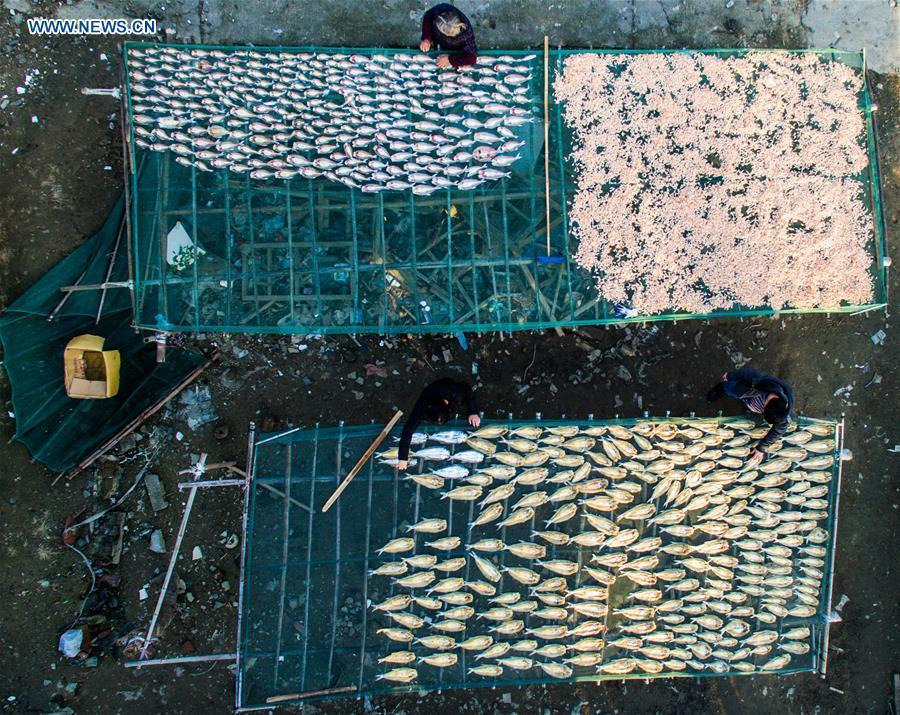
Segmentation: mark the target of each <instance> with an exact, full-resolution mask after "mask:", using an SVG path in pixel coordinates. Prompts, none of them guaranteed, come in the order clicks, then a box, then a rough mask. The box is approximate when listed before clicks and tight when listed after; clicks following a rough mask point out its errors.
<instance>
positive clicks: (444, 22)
mask: <svg viewBox="0 0 900 715" xmlns="http://www.w3.org/2000/svg"><path fill="white" fill-rule="evenodd" d="M435 46H437V47H440V48H441V49H442V50H460V51H461V52H462V54H458V55H438V58H437V66H438V67H441V68H442V69H446V68H447V67H465V66H467V65H474V64H475V60H477V59H478V47H476V45H475V31H474V30H473V29H472V23H471V22H469V18H467V17H466V16H465V15H463V14H462V12H460V11H459V10H458V9H457V8H455V7H453V5H451V4H450V3H446V2H442V3H440V4H439V5H435V6H434V7H433V8H431V9H430V10H429V11H428V12H426V13H425V16H424V17H423V18H422V41H421V42H420V43H419V49H420V50H422V52H428V51H429V50H431V49H432V48H433V47H435Z"/></svg>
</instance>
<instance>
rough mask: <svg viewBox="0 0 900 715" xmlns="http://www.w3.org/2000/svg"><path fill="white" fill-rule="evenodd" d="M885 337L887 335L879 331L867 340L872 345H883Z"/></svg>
mask: <svg viewBox="0 0 900 715" xmlns="http://www.w3.org/2000/svg"><path fill="white" fill-rule="evenodd" d="M886 337H887V333H885V332H884V331H883V330H879V331H878V332H877V333H875V334H874V335H873V336H872V337H871V338H869V340H871V341H872V343H873V344H874V345H884V339H885V338H886Z"/></svg>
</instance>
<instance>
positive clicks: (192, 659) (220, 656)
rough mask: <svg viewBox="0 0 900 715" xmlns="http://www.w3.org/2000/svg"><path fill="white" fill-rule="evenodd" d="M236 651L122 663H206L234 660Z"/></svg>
mask: <svg viewBox="0 0 900 715" xmlns="http://www.w3.org/2000/svg"><path fill="white" fill-rule="evenodd" d="M235 658H237V653H212V654H210V655H183V656H179V657H177V658H148V659H147V660H135V661H133V662H130V663H124V664H123V665H124V666H125V667H126V668H143V667H144V666H145V665H181V664H182V663H208V662H211V661H217V660H234V659H235Z"/></svg>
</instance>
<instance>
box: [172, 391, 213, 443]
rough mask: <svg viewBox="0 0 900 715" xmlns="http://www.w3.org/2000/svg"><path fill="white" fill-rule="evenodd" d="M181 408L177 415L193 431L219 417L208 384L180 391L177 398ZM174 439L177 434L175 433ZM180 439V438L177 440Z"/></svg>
mask: <svg viewBox="0 0 900 715" xmlns="http://www.w3.org/2000/svg"><path fill="white" fill-rule="evenodd" d="M179 402H180V403H181V408H180V409H179V411H178V413H179V417H180V418H181V419H183V420H184V421H185V422H187V426H188V427H189V428H190V429H191V430H192V431H193V430H195V429H197V428H198V427H200V426H202V425H205V424H208V423H209V422H215V421H216V420H217V419H218V418H219V417H218V415H217V414H216V411H215V409H214V408H213V404H212V395H211V394H210V392H209V386H208V385H207V386H204V387H194V388H192V389H189V390H185V391H184V392H182V393H181V397H180V399H179ZM175 437H176V439H177V438H178V435H177V434H176V435H175ZM179 441H180V440H179Z"/></svg>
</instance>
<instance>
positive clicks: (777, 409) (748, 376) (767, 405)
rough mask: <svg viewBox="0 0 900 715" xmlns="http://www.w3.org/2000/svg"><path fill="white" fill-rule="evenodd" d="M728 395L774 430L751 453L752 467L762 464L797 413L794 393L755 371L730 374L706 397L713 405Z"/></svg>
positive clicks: (786, 385)
mask: <svg viewBox="0 0 900 715" xmlns="http://www.w3.org/2000/svg"><path fill="white" fill-rule="evenodd" d="M722 395H728V396H729V397H733V398H735V399H736V400H740V401H741V402H742V403H743V405H744V408H745V409H747V410H749V411H750V412H753V413H755V414H758V415H762V416H763V419H764V420H765V421H766V422H768V423H769V424H770V425H772V427H771V428H770V429H769V431H768V432H767V433H766V435H765V437H763V438H762V439H761V440H759V442H757V443H756V446H755V447H754V448H753V449H752V450H751V451H750V462H751V464H759V463H760V462H762V461H763V460H764V459H765V458H766V449H767V448H768V447H769V446H771V445H772V444H773V443H774V442H775V441H777V440H778V439H780V438H781V436H782V435H783V434H784V433H785V432H787V428H788V425H789V424H790V421H791V410H793V409H794V391H793V390H792V389H791V387H790V385H788V384H787V383H786V382H784V381H783V380H779V379H778V378H777V377H772V376H771V375H767V374H766V373H764V372H762V371H761V370H756V369H754V368H752V367H743V368H741V369H739V370H729V371H728V372H726V373H725V374H724V375H722V382H720V383H718V384H717V385H716V386H715V387H713V388H712V389H711V390H710V391H709V393H707V395H706V399H707V400H709V401H710V402H713V401H715V400H718V399H719V398H720V397H722Z"/></svg>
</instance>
